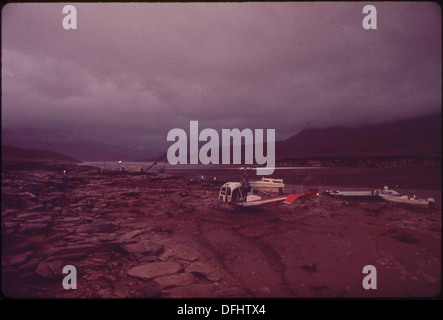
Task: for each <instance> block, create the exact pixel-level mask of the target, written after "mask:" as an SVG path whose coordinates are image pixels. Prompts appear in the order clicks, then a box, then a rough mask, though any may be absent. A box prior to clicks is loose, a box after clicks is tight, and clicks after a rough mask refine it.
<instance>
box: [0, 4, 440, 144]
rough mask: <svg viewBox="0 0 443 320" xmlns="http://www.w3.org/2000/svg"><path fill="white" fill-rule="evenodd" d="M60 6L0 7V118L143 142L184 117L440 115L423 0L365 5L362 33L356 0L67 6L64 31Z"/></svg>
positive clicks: (433, 31) (431, 14)
mask: <svg viewBox="0 0 443 320" xmlns="http://www.w3.org/2000/svg"><path fill="white" fill-rule="evenodd" d="M67 4H69V3H66V4H64V3H55V4H48V3H37V4H8V5H6V6H5V7H4V8H3V11H2V128H4V129H15V130H21V129H23V128H27V129H35V130H37V131H35V132H39V131H38V130H40V129H41V130H49V131H51V132H52V133H53V134H52V135H51V136H48V137H47V139H56V138H57V139H71V140H72V139H73V140H75V139H88V140H90V141H97V142H109V141H114V142H115V143H120V144H126V145H131V146H133V147H134V148H146V147H148V146H150V145H157V144H159V143H163V144H166V143H167V142H166V135H167V133H168V131H169V130H171V129H173V128H183V129H185V130H186V131H188V130H189V121H190V120H198V121H199V124H200V130H201V129H203V128H214V129H217V130H220V129H222V128H239V129H243V128H263V129H268V128H269V129H271V128H272V129H276V136H277V140H281V139H285V138H288V137H290V136H292V135H294V134H295V133H297V132H299V131H300V130H302V129H304V128H307V127H317V128H322V127H327V126H333V125H358V124H363V123H377V122H381V121H385V120H393V119H398V118H408V117H414V116H420V115H428V114H431V113H436V112H440V111H441V105H442V101H441V86H442V83H441V74H442V69H441V68H442V65H441V55H442V52H441V16H440V12H441V9H440V7H439V6H438V5H437V4H436V3H421V2H417V3H414V2H404V3H402V2H395V3H389V2H381V3H377V2H375V3H371V4H374V5H375V7H376V9H377V29H376V30H365V29H364V28H363V26H362V21H363V18H364V17H365V14H363V13H362V10H363V7H364V6H365V5H366V3H363V2H356V3H347V2H337V3H331V2H326V3H315V2H303V3H291V2H281V3H274V2H270V3H254V2H251V3H157V4H154V3H139V4H133V3H127V4H126V3H125V4H123V3H121V4H118V3H110V4H88V3H83V4H77V3H74V5H75V7H76V9H77V29H76V30H65V29H64V28H63V25H62V21H63V18H64V17H65V16H66V14H63V12H62V10H63V7H64V6H65V5H67ZM42 132H43V131H42ZM40 138H41V137H40ZM168 144H170V143H168Z"/></svg>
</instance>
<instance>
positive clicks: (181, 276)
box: [154, 272, 196, 289]
mask: <svg viewBox="0 0 443 320" xmlns="http://www.w3.org/2000/svg"><path fill="white" fill-rule="evenodd" d="M195 281H196V279H195V276H194V275H193V274H191V273H186V272H184V273H176V274H173V275H170V276H164V277H158V278H156V279H155V280H154V282H155V283H157V284H158V285H159V286H160V287H161V288H162V289H165V288H173V287H181V286H188V285H191V284H194V283H195Z"/></svg>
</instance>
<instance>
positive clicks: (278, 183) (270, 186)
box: [250, 177, 285, 194]
mask: <svg viewBox="0 0 443 320" xmlns="http://www.w3.org/2000/svg"><path fill="white" fill-rule="evenodd" d="M250 184H251V186H253V187H254V188H257V189H260V190H263V191H266V192H278V193H281V194H282V193H284V191H285V184H284V183H283V179H272V178H265V177H263V178H262V179H261V180H257V181H250Z"/></svg>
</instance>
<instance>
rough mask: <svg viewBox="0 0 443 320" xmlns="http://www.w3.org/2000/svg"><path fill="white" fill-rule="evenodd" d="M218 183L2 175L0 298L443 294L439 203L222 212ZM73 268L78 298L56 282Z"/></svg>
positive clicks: (309, 203)
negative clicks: (371, 275) (369, 277)
mask: <svg viewBox="0 0 443 320" xmlns="http://www.w3.org/2000/svg"><path fill="white" fill-rule="evenodd" d="M198 174H200V172H196V173H195V175H198ZM223 182H225V180H224V178H223V177H221V178H220V177H219V178H218V179H217V180H216V181H214V180H211V179H209V180H199V179H191V178H190V176H189V175H187V176H186V177H180V176H178V172H177V174H176V175H155V174H151V175H135V174H124V173H120V174H119V173H115V172H114V173H110V172H102V171H101V170H99V169H96V168H91V167H81V166H73V167H71V168H70V169H69V170H68V174H67V175H63V172H62V171H61V170H59V169H54V170H51V169H50V168H39V169H33V170H30V169H27V170H24V169H22V170H20V169H13V168H11V169H7V170H3V172H2V239H1V240H2V241H1V242H2V293H3V295H4V296H6V297H12V298H256V297H259V298H306V297H308V298H310V297H312V298H316V297H322V298H323V297H333V298H353V297H376V298H389V297H399V298H411V297H434V296H435V295H437V294H439V292H440V289H441V199H440V200H439V201H438V202H437V203H436V206H434V207H426V208H416V207H408V206H399V205H394V204H390V203H386V202H370V201H367V202H363V201H342V200H338V199H331V198H328V197H323V196H312V197H310V198H301V199H299V200H297V201H296V202H295V203H293V204H292V205H289V206H284V205H281V206H276V207H275V206H268V207H266V208H264V209H255V210H247V211H225V210H220V208H219V207H218V202H217V195H218V190H219V187H220V185H221V184H222V183H223ZM293 182H295V183H294V184H297V185H300V184H299V183H297V181H295V180H293ZM334 182H335V184H336V185H340V183H339V182H338V181H332V182H331V184H332V183H334ZM328 183H329V181H328ZM307 184H308V183H306V185H307ZM408 187H410V186H408ZM434 191H435V192H437V191H439V190H438V189H436V188H434ZM66 265H73V266H75V267H76V269H77V272H78V274H77V289H76V290H65V289H64V288H63V286H62V281H63V278H64V277H65V276H66V275H65V274H63V273H62V269H63V267H64V266H66ZM366 265H373V266H374V267H375V268H376V270H377V289H376V290H366V289H364V288H363V286H362V281H363V278H364V277H365V276H366V274H363V273H362V270H363V268H364V266H366Z"/></svg>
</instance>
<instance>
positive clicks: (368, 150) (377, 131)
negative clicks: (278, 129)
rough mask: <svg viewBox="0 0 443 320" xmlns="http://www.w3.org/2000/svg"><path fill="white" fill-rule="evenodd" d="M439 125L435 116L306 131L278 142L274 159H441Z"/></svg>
mask: <svg viewBox="0 0 443 320" xmlns="http://www.w3.org/2000/svg"><path fill="white" fill-rule="evenodd" d="M441 123H442V118H441V114H438V115H433V116H428V117H423V118H416V119H408V120H402V121H395V122H388V123H382V124H376V125H367V126H363V127H358V128H349V127H331V128H325V129H305V130H303V131H301V132H300V133H298V134H296V135H295V136H293V137H291V138H289V139H286V140H284V141H279V142H277V143H276V157H277V159H287V158H300V157H337V156H339V157H343V156H350V157H353V156H354V157H355V156H358V157H363V156H364V157H374V156H420V157H441V142H442V141H441V129H442V125H441Z"/></svg>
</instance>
